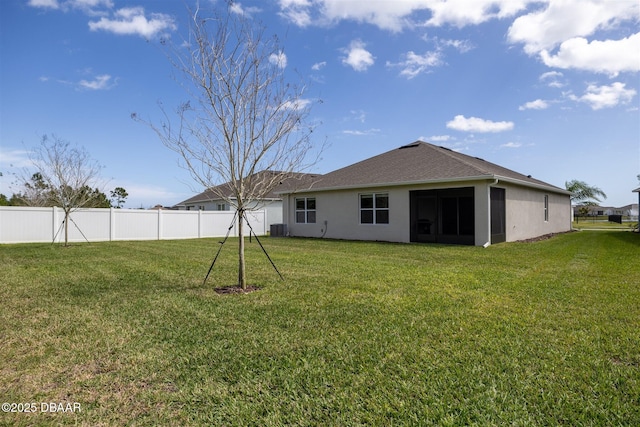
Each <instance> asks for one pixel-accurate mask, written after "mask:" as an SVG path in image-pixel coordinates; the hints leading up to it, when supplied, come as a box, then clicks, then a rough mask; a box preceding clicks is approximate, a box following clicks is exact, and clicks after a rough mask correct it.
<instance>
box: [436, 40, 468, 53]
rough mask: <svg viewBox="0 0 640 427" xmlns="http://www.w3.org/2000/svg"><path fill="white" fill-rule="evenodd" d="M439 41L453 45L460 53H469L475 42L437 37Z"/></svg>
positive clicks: (442, 43)
mask: <svg viewBox="0 0 640 427" xmlns="http://www.w3.org/2000/svg"><path fill="white" fill-rule="evenodd" d="M436 41H437V43H438V44H439V45H441V46H444V47H452V48H454V49H456V50H457V51H458V52H460V53H467V52H469V51H470V50H472V49H473V48H474V46H473V43H471V42H470V41H469V40H440V39H436Z"/></svg>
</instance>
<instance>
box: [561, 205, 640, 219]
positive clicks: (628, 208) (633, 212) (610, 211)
mask: <svg viewBox="0 0 640 427" xmlns="http://www.w3.org/2000/svg"><path fill="white" fill-rule="evenodd" d="M584 212H586V214H584ZM573 214H574V217H578V216H608V215H622V216H628V217H635V216H638V204H637V203H631V204H629V205H625V206H621V207H618V208H616V207H613V206H598V205H595V206H573Z"/></svg>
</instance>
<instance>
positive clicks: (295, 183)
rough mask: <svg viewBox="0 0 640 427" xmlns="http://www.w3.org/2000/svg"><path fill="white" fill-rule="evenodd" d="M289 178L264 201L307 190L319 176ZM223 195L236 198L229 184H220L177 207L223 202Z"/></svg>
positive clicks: (263, 172)
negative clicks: (287, 193) (283, 194)
mask: <svg viewBox="0 0 640 427" xmlns="http://www.w3.org/2000/svg"><path fill="white" fill-rule="evenodd" d="M275 173H282V172H273V171H261V172H258V173H256V174H255V177H256V178H257V179H258V180H260V179H261V178H262V176H263V175H265V174H275ZM288 175H289V177H288V178H287V179H284V180H283V181H282V182H281V183H280V184H279V185H278V186H277V187H276V188H274V189H273V190H271V192H269V193H267V194H266V196H265V198H264V200H271V199H277V200H279V199H281V198H282V197H281V196H280V195H279V193H284V192H290V191H295V190H296V189H298V188H307V187H309V186H310V185H311V184H312V183H313V182H314V181H315V180H316V179H317V178H318V176H319V175H312V174H307V173H295V172H294V173H291V174H288ZM221 195H222V196H224V197H228V198H234V197H235V196H234V195H233V193H232V189H231V186H230V185H229V183H224V184H220V185H218V186H216V187H213V188H209V189H207V190H205V191H203V192H202V193H200V194H196V195H195V196H193V197H191V198H189V199H187V200H184V201H182V202H180V203H178V204H177V205H176V206H184V205H189V204H193V203H198V202H211V201H213V200H221V198H222V197H221Z"/></svg>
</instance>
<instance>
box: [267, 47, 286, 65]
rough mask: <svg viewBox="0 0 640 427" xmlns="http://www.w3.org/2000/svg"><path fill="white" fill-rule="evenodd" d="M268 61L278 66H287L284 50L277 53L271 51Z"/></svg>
mask: <svg viewBox="0 0 640 427" xmlns="http://www.w3.org/2000/svg"><path fill="white" fill-rule="evenodd" d="M269 62H270V63H271V64H273V65H275V66H277V67H278V68H286V67H287V55H285V53H284V52H282V51H280V52H278V53H272V54H271V55H270V56H269Z"/></svg>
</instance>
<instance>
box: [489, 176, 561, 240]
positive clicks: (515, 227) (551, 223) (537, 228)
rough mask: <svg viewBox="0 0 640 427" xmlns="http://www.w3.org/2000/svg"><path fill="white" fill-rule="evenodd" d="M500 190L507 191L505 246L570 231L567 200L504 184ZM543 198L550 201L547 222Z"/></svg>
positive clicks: (549, 193) (553, 194)
mask: <svg viewBox="0 0 640 427" xmlns="http://www.w3.org/2000/svg"><path fill="white" fill-rule="evenodd" d="M499 186H500V187H502V188H505V189H506V232H507V241H508V242H514V241H517V240H524V239H530V238H533V237H538V236H543V235H545V234H550V233H561V232H565V231H569V230H571V201H570V199H569V196H567V195H563V194H557V193H552V192H546V191H544V190H538V189H532V188H527V187H520V186H515V185H509V184H507V185H503V183H500V185H499ZM545 196H548V201H549V202H548V217H547V218H546V219H545V202H544V200H545Z"/></svg>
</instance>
